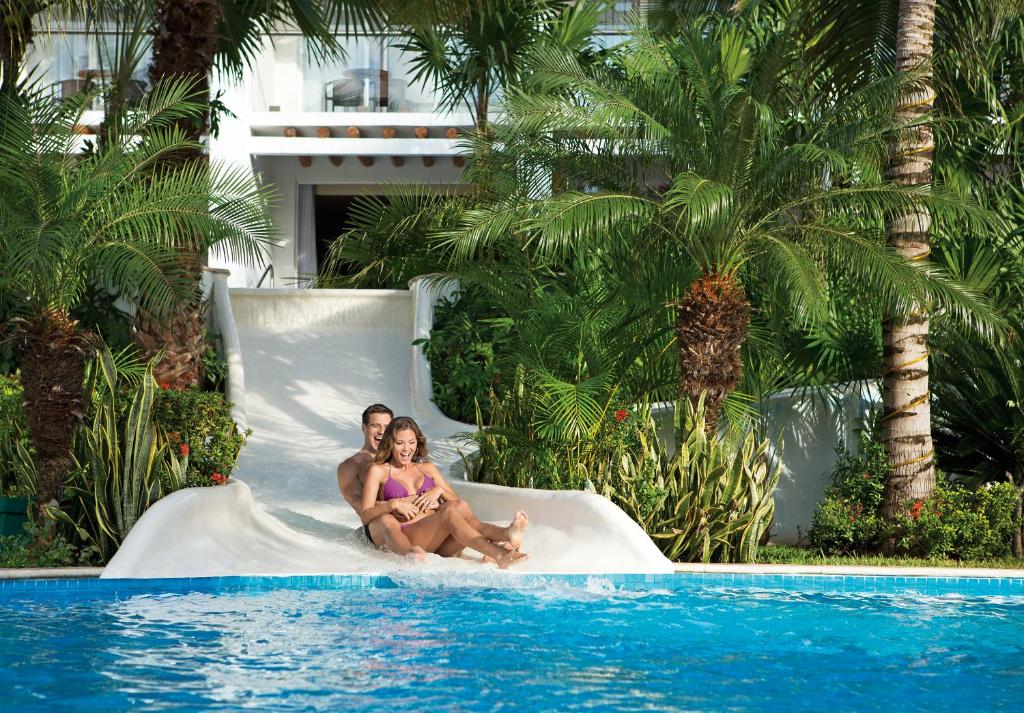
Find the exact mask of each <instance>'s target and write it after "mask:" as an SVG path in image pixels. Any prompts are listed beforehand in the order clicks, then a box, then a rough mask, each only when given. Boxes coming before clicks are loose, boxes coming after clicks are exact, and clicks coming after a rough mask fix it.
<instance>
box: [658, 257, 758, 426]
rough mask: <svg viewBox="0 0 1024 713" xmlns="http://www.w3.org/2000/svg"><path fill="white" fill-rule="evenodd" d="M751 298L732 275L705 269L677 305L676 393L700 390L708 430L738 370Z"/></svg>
mask: <svg viewBox="0 0 1024 713" xmlns="http://www.w3.org/2000/svg"><path fill="white" fill-rule="evenodd" d="M749 326H750V303H749V302H748V301H747V297H746V295H745V294H744V292H743V288H742V287H741V286H740V285H739V284H738V283H737V282H736V278H735V277H733V276H732V275H704V276H703V277H701V278H700V279H698V280H694V281H693V284H691V285H690V288H689V289H688V290H687V292H686V296H685V297H683V299H682V300H681V301H680V302H679V304H678V305H677V306H676V341H677V343H678V345H679V393H680V397H681V398H684V399H687V400H689V401H690V403H692V404H696V403H697V401H698V399H700V396H701V394H704V409H705V416H706V419H707V420H706V426H707V430H708V432H709V433H710V432H712V431H714V430H715V429H716V428H717V425H718V419H719V416H720V415H721V412H722V402H723V401H725V397H726V396H728V395H729V393H731V392H732V390H733V389H735V388H736V385H737V384H739V381H740V376H741V375H742V373H743V354H742V348H743V343H744V342H745V341H746V339H747V329H748V327H749Z"/></svg>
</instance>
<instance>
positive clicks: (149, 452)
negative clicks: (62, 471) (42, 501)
mask: <svg viewBox="0 0 1024 713" xmlns="http://www.w3.org/2000/svg"><path fill="white" fill-rule="evenodd" d="M157 388H158V387H157V383H156V380H155V379H154V378H153V363H152V362H150V363H149V364H147V365H145V366H144V367H142V368H141V369H140V367H139V364H138V362H136V361H134V360H133V358H132V356H131V354H129V353H127V352H125V353H121V354H118V355H114V354H112V353H111V352H110V350H109V349H108V348H106V347H104V348H103V349H101V350H100V351H99V353H98V354H97V356H96V359H94V360H93V361H92V362H91V363H90V365H89V369H88V374H87V378H86V381H85V391H86V394H87V395H88V397H89V401H90V402H91V410H92V418H91V419H90V421H89V422H88V423H86V424H84V425H83V427H82V428H81V429H80V430H79V432H78V434H77V438H76V444H75V448H74V450H73V453H72V459H73V464H74V471H73V472H74V477H73V479H72V481H71V482H70V484H69V491H70V493H71V497H72V500H71V504H70V508H69V509H72V510H73V513H74V517H73V516H72V514H70V513H69V512H67V511H65V510H63V509H61V508H60V507H58V506H51V507H49V508H47V513H48V514H49V515H50V516H51V517H54V518H55V519H57V520H59V521H61V522H63V523H65V524H67V525H69V526H71V527H73V528H74V529H75V530H76V531H77V532H78V535H79V537H81V538H82V539H83V540H84V541H85V542H87V543H88V544H90V545H92V546H94V547H95V548H96V549H97V551H98V552H99V555H100V557H101V558H102V560H103V561H104V562H105V561H107V560H108V559H109V558H110V557H111V555H113V553H114V552H116V551H117V548H118V547H119V546H120V544H121V542H123V541H124V538H125V537H126V536H127V535H128V533H129V532H130V531H131V529H132V527H134V526H135V523H136V522H138V520H139V518H140V517H142V514H143V513H144V512H145V511H146V510H147V509H148V508H149V506H150V505H151V504H152V503H153V502H155V501H156V500H157V499H159V498H160V497H161V495H162V494H163V493H162V488H161V477H162V476H165V473H166V472H167V469H168V464H167V456H168V446H167V441H166V439H163V438H160V437H159V434H158V432H157V428H156V425H155V424H154V423H153V420H152V415H153V399H154V396H155V395H156V391H157ZM126 404H127V406H128V408H127V412H124V406H125V405H126Z"/></svg>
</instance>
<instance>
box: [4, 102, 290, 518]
mask: <svg viewBox="0 0 1024 713" xmlns="http://www.w3.org/2000/svg"><path fill="white" fill-rule="evenodd" d="M193 92H194V87H192V86H191V85H189V84H188V83H182V82H177V83H162V84H159V85H157V86H156V87H154V89H153V91H152V92H151V93H150V95H149V96H148V97H147V98H146V99H145V101H144V103H143V105H142V106H141V107H139V108H138V109H137V110H136V111H133V112H132V113H131V114H130V115H129V116H127V117H126V118H125V120H124V123H123V131H122V132H119V133H118V134H117V135H116V137H114V138H112V140H111V141H108V142H106V143H105V145H104V146H103V147H101V148H100V149H99V150H97V151H93V152H91V153H86V154H85V155H82V154H81V152H80V148H81V147H80V145H79V143H78V141H79V139H80V138H81V137H79V136H78V135H77V134H76V133H75V131H74V127H75V125H76V123H77V122H79V121H80V120H81V113H82V111H83V110H84V108H85V107H86V106H88V104H89V102H91V101H92V99H93V98H94V96H92V95H84V96H80V97H77V98H76V99H75V100H72V101H70V102H63V103H54V102H53V101H52V100H48V99H45V98H40V97H31V96H30V97H22V98H16V97H6V96H5V97H0V111H3V113H4V116H5V117H6V121H5V123H4V126H3V127H2V128H0V192H2V194H3V196H4V202H3V205H2V207H0V293H2V294H3V296H4V298H5V299H6V300H7V301H8V302H9V303H10V304H11V305H12V306H13V308H14V310H15V313H16V315H17V317H16V318H15V319H14V320H13V321H12V322H11V323H10V324H9V325H7V326H8V327H9V328H10V331H11V332H12V335H13V339H14V343H15V345H16V351H17V354H18V363H19V366H20V368H21V372H20V378H21V383H22V386H23V387H24V390H25V401H26V413H27V415H28V424H29V430H30V435H31V440H32V444H33V446H34V447H35V450H36V467H37V477H38V494H39V503H40V507H45V505H46V504H47V503H48V502H49V501H50V500H51V499H53V498H54V497H56V496H58V495H59V493H60V487H61V485H62V484H63V483H64V482H65V478H66V475H67V473H68V470H69V468H70V467H71V459H70V447H71V440H72V436H73V432H74V429H75V426H76V424H78V423H79V422H80V421H81V419H82V417H83V414H84V412H85V409H86V404H85V403H84V401H83V376H84V367H85V363H86V361H87V360H88V359H89V358H90V356H91V354H92V353H93V351H94V349H95V345H96V340H95V337H94V335H92V334H91V333H89V332H87V331H85V330H83V329H82V328H81V327H80V326H79V325H78V324H77V323H76V322H75V321H74V320H73V319H72V318H71V317H70V313H71V310H72V309H73V308H74V307H75V306H76V305H77V303H78V301H79V300H80V299H81V298H82V295H83V293H84V291H85V290H86V289H87V287H89V286H90V285H99V286H101V287H102V288H103V289H106V290H107V291H109V292H111V293H113V294H117V295H118V296H119V297H121V298H123V299H124V300H125V301H127V302H129V303H134V304H138V305H139V306H140V307H142V308H144V309H147V310H149V311H151V312H153V313H154V314H158V315H162V314H166V313H167V312H168V311H170V310H171V309H172V308H173V306H174V305H175V304H177V303H178V302H179V301H180V300H181V299H182V297H183V296H185V295H187V294H188V293H189V290H190V289H191V285H192V278H191V276H190V275H189V274H188V273H187V272H184V271H183V270H182V269H181V261H180V253H179V250H180V248H181V247H182V240H183V238H182V236H191V237H190V238H186V239H188V240H190V242H188V243H187V245H186V247H187V248H188V249H189V250H191V251H193V252H196V251H199V250H202V249H206V248H208V247H212V246H219V247H221V248H224V249H227V250H228V251H230V252H231V253H232V254H233V255H235V256H237V258H238V259H240V260H243V261H258V260H259V255H260V244H261V243H262V242H264V241H265V240H267V238H268V236H269V235H270V225H269V222H268V220H267V218H266V211H265V200H266V194H265V191H264V190H263V189H259V188H257V187H255V186H254V185H253V184H252V182H251V179H249V178H248V177H246V176H245V175H242V174H239V173H233V172H224V171H221V170H217V169H214V170H211V168H210V167H209V165H208V164H207V163H205V162H201V161H190V162H186V163H183V164H181V165H180V166H178V167H177V168H176V170H173V171H168V170H165V169H164V168H162V165H163V162H164V161H165V160H166V158H167V156H169V155H174V154H176V153H181V152H182V151H185V150H194V149H195V148H196V146H195V144H194V143H192V142H190V141H189V140H187V139H186V138H185V137H184V136H182V134H181V132H180V131H179V130H177V128H176V127H175V124H176V123H178V122H180V121H182V120H188V119H194V118H196V117H200V116H202V108H201V107H200V106H198V105H196V104H194V103H189V102H187V101H186V97H188V96H189V95H190V94H192V93H193Z"/></svg>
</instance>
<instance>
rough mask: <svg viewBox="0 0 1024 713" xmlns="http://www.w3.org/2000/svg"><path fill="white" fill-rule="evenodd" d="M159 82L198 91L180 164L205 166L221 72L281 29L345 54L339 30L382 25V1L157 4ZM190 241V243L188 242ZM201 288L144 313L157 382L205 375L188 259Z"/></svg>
mask: <svg viewBox="0 0 1024 713" xmlns="http://www.w3.org/2000/svg"><path fill="white" fill-rule="evenodd" d="M151 2H152V6H151V7H149V8H148V11H150V12H151V13H152V17H153V60H152V64H151V66H150V78H151V79H152V80H153V81H154V82H158V81H161V80H165V79H167V78H171V77H177V78H182V77H187V78H189V79H190V80H191V81H192V82H193V83H194V86H195V96H194V97H192V99H193V100H194V101H196V102H197V103H198V104H200V105H201V106H202V107H203V112H202V113H201V114H200V115H199V116H196V117H190V118H189V119H188V120H187V121H183V122H181V124H180V129H181V130H182V132H183V133H184V135H185V136H186V137H187V138H188V139H189V140H190V142H191V143H190V145H189V147H188V148H184V149H183V154H182V155H181V156H179V157H175V159H174V161H177V162H180V161H185V162H188V161H196V160H199V161H202V160H205V153H204V152H203V150H202V147H201V139H202V137H203V136H204V135H205V134H206V133H207V131H208V129H209V122H210V116H209V111H210V102H211V98H210V84H209V80H210V76H211V73H212V71H213V69H214V67H215V66H220V67H221V68H223V69H224V70H226V71H227V72H230V73H235V74H240V73H241V71H242V69H243V68H244V67H245V66H246V65H247V64H249V63H251V61H252V60H253V59H254V58H255V57H256V56H257V54H258V53H259V51H260V50H261V49H262V43H263V40H264V38H265V37H266V36H267V35H268V34H269V33H270V32H271V31H272V30H274V29H275V28H277V27H279V26H281V25H287V26H293V27H297V28H298V29H299V30H300V31H301V32H302V33H303V34H304V35H305V36H306V37H307V38H308V39H309V40H310V42H311V44H312V45H313V46H314V47H315V48H318V52H319V54H320V56H322V57H337V56H341V55H342V49H341V46H340V45H339V43H338V39H337V35H336V34H335V32H336V31H337V30H339V29H342V30H346V31H347V28H350V27H364V28H365V27H374V26H377V25H379V11H378V9H377V3H375V2H372V1H371V0H319V1H315V2H308V1H306V0H151ZM187 242H188V241H187V240H186V243H187ZM184 259H185V261H186V262H187V263H188V267H189V269H191V270H192V272H193V275H194V276H195V286H194V289H193V290H192V292H191V293H190V295H189V296H188V297H187V298H186V299H184V300H183V301H182V303H181V304H180V305H179V306H178V309H176V310H175V311H174V312H173V314H171V315H170V317H169V318H168V317H167V316H164V317H163V318H161V317H158V316H156V315H153V314H150V313H149V312H147V311H146V310H140V312H139V317H138V319H137V321H136V325H135V338H136V342H137V343H138V345H139V346H140V347H141V348H142V351H143V353H144V354H146V355H147V356H150V357H151V356H153V355H155V354H157V353H160V352H162V353H163V356H162V358H161V360H160V362H159V363H158V364H157V366H156V369H155V374H156V377H157V380H158V381H160V382H162V383H168V384H171V385H172V386H175V387H181V386H186V385H190V384H196V383H198V381H199V378H200V375H201V368H202V361H203V353H204V352H205V350H206V341H205V336H204V327H203V309H204V307H203V303H202V301H201V299H200V295H199V289H198V283H199V278H200V275H201V273H200V268H201V265H202V261H203V259H204V258H203V255H201V254H188V255H186V256H185V258H184Z"/></svg>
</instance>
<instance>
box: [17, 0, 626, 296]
mask: <svg viewBox="0 0 1024 713" xmlns="http://www.w3.org/2000/svg"><path fill="white" fill-rule="evenodd" d="M619 5H621V6H622V7H618V8H617V11H613V12H612V13H610V15H609V19H608V23H607V24H606V25H604V26H603V28H604V29H603V30H602V34H601V37H600V41H601V42H602V43H605V42H607V43H612V42H616V41H620V40H621V39H623V35H622V32H623V18H624V16H625V12H626V10H628V9H629V7H630V5H631V4H630V3H628V2H626V3H620V4H619ZM117 38H118V35H117V33H114V32H110V33H107V34H106V35H105V36H100V37H97V36H96V35H95V33H93V34H91V35H87V34H86V33H85V32H84V28H83V27H81V26H75V25H74V24H73V23H68V24H65V25H62V26H61V27H60V28H59V29H57V30H52V31H50V32H49V33H46V32H40V33H39V34H38V35H37V37H36V40H35V42H34V43H33V45H32V46H31V47H30V49H29V53H28V56H27V57H26V60H25V63H24V66H25V68H26V73H27V74H28V76H30V77H31V78H32V79H34V80H35V81H36V82H37V83H38V84H39V85H40V86H44V87H48V88H50V90H51V91H52V92H53V93H54V94H56V95H57V96H67V95H68V94H70V93H74V92H76V91H79V90H80V89H81V88H83V87H84V86H85V84H86V82H87V81H88V80H89V79H92V78H97V77H99V78H102V77H103V76H105V75H106V74H107V70H106V69H105V68H107V67H111V66H114V61H113V57H114V56H116V55H117V45H118V39H117ZM341 43H342V45H343V47H344V48H345V52H346V59H344V60H341V61H336V62H330V63H320V62H318V61H317V58H315V57H312V56H311V55H310V52H309V51H308V49H307V47H306V43H305V40H304V39H303V38H302V37H301V36H300V35H299V34H298V33H295V32H279V33H276V34H274V35H273V36H271V37H268V38H267V40H266V42H265V43H264V48H263V50H262V52H261V53H260V55H259V57H258V58H257V59H256V61H255V62H254V63H253V65H252V66H251V67H249V68H248V69H247V70H246V71H245V73H244V75H243V77H242V79H241V81H240V82H235V81H233V80H230V79H227V78H225V77H221V76H217V77H214V78H213V82H212V92H211V93H212V95H213V96H217V95H218V93H221V94H220V101H221V102H223V104H224V105H225V106H226V108H227V109H228V110H229V111H230V112H231V113H232V114H233V115H234V116H231V115H222V116H221V117H220V122H219V123H220V131H219V134H218V135H217V136H216V137H215V138H212V139H211V144H210V155H211V158H212V159H213V160H214V161H217V162H222V163H227V164H231V165H234V166H242V167H245V168H246V169H247V170H252V171H253V172H254V174H255V175H256V176H258V177H259V179H260V180H261V181H263V182H264V183H266V184H270V185H272V186H273V187H274V189H275V192H276V194H277V195H278V201H277V203H276V204H275V206H274V219H275V223H276V226H277V229H278V232H279V242H278V244H277V245H275V246H273V247H271V248H270V249H269V251H268V255H267V263H268V265H267V269H266V270H256V269H247V268H243V267H241V266H238V265H230V264H223V263H221V264H217V260H216V258H213V259H212V260H211V262H212V263H213V266H218V267H228V268H229V269H230V270H231V286H233V287H257V286H259V287H294V286H296V285H301V284H302V283H303V279H304V277H307V276H309V275H312V274H314V273H315V272H316V271H317V269H318V267H319V266H320V265H322V263H323V260H324V256H325V254H326V249H327V246H328V245H329V244H330V242H331V241H333V240H334V239H335V238H336V237H337V236H338V235H339V234H340V233H341V232H342V231H343V230H344V229H345V227H346V226H347V216H348V210H349V207H350V205H351V203H352V200H353V199H354V197H355V196H358V195H382V194H386V193H387V191H388V187H389V185H393V184H396V183H406V184H418V185H422V186H431V187H436V188H437V189H438V190H439V191H453V190H459V187H460V186H463V185H464V183H463V179H462V172H463V166H464V163H465V162H464V159H463V157H461V156H459V148H458V144H459V140H458V139H457V138H456V137H457V136H458V134H459V133H460V132H461V131H464V130H466V129H469V128H471V127H472V125H473V122H472V117H471V115H470V114H469V113H468V111H467V112H457V113H442V112H441V111H439V109H438V102H437V97H436V96H435V93H434V91H433V89H432V87H427V86H424V85H423V84H421V83H416V82H414V81H412V78H411V72H410V68H409V63H408V60H407V58H406V57H404V56H403V54H402V52H401V51H400V50H398V49H396V48H395V47H394V45H395V44H396V42H395V38H393V37H387V36H363V37H354V38H349V39H344V38H343V39H341ZM145 65H146V60H145V59H144V60H143V61H142V62H140V66H139V67H138V68H137V69H136V71H135V72H134V74H133V77H134V80H133V83H134V84H135V86H137V87H138V88H139V89H140V90H142V89H144V88H145V86H146V84H147V69H146V66H145ZM98 109H99V107H97V111H94V112H90V113H89V116H87V117H86V123H87V125H88V126H89V127H92V130H95V127H96V126H98V125H99V123H100V121H101V119H102V113H101V111H99V110H98Z"/></svg>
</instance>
